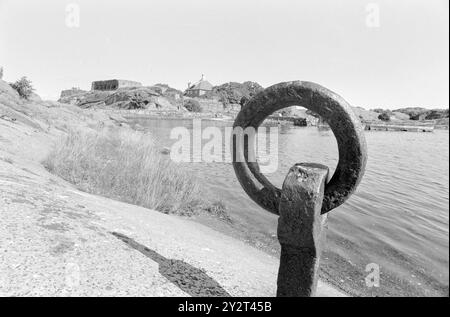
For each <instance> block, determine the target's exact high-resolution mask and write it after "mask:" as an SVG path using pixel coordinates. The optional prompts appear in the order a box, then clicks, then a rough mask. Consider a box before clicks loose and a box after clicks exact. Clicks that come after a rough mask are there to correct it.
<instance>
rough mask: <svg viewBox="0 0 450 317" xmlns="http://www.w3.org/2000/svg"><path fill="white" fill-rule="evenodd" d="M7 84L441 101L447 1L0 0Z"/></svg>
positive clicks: (0, 47)
mask: <svg viewBox="0 0 450 317" xmlns="http://www.w3.org/2000/svg"><path fill="white" fill-rule="evenodd" d="M0 66H3V68H4V77H3V79H4V80H6V81H10V82H12V81H15V80H16V79H18V78H20V77H21V76H27V77H28V78H29V79H31V80H32V82H33V84H34V87H35V88H36V91H37V93H38V94H39V95H41V97H42V98H44V99H57V98H58V97H59V94H60V91H61V90H63V89H68V88H71V87H80V88H81V89H90V84H91V82H92V81H94V80H102V79H112V78H118V79H129V80H136V81H140V82H142V83H143V84H144V85H152V84H156V83H167V84H169V85H170V86H172V87H174V88H177V89H181V90H184V89H185V88H186V87H187V83H188V82H195V81H197V80H199V79H200V77H201V75H202V74H205V77H206V79H207V80H208V81H210V82H211V83H212V84H213V85H219V84H222V83H225V82H229V81H236V82H243V81H248V80H250V81H256V82H258V83H259V84H261V85H262V86H263V87H268V86H270V85H273V84H276V83H279V82H284V81H290V80H305V81H312V82H316V83H318V84H321V85H323V86H325V87H327V88H328V89H331V90H332V91H334V92H336V93H338V94H339V95H341V96H342V97H343V98H344V99H346V100H347V101H348V102H349V103H350V104H351V105H353V106H362V107H365V108H376V107H383V108H390V109H395V108H399V107H406V106H421V107H426V108H448V106H449V102H448V100H449V88H448V86H449V1H448V0H379V1H375V0H372V1H364V0H188V1H187V0H178V1H176V0H161V1H159V0H151V1H139V0H99V1H93V0H70V1H64V0H40V1H35V0H34V1H33V0H28V1H25V0H0Z"/></svg>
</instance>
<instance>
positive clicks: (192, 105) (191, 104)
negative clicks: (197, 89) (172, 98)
mask: <svg viewBox="0 0 450 317" xmlns="http://www.w3.org/2000/svg"><path fill="white" fill-rule="evenodd" d="M184 107H185V108H186V109H187V110H188V111H190V112H202V111H203V109H202V106H200V103H199V102H198V101H197V100H194V99H188V100H187V101H186V102H185V104H184Z"/></svg>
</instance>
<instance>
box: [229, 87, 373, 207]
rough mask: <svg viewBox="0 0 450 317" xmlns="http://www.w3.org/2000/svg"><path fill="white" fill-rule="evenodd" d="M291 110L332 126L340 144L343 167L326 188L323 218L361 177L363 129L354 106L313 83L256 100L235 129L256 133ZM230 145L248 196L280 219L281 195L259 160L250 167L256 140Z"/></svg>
mask: <svg viewBox="0 0 450 317" xmlns="http://www.w3.org/2000/svg"><path fill="white" fill-rule="evenodd" d="M290 106H302V107H305V108H307V109H309V110H311V111H313V112H315V113H316V114H318V115H319V116H320V117H321V118H322V119H323V120H324V121H326V122H327V123H328V124H329V126H330V127H331V130H332V131H333V133H334V136H335V137H336V140H337V144H338V150H339V163H338V166H337V168H336V171H335V172H334V175H333V177H332V178H331V180H330V181H329V182H328V183H327V185H326V187H325V196H324V200H323V204H322V214H324V213H327V212H328V211H330V210H332V209H334V208H336V207H338V206H339V205H341V204H342V203H343V202H345V201H346V200H347V199H348V197H349V196H350V195H351V194H352V193H353V192H354V191H355V189H356V187H357V186H358V184H359V182H360V181H361V179H362V177H363V174H364V170H365V167H366V162H367V145H366V140H365V138H364V131H363V127H362V126H361V123H360V122H359V120H358V118H357V117H356V115H355V114H354V113H353V110H352V109H351V107H350V105H349V104H348V103H347V102H346V101H345V100H344V99H343V98H342V97H340V96H339V95H337V94H335V93H334V92H332V91H330V90H328V89H326V88H324V87H322V86H320V85H318V84H315V83H312V82H304V81H292V82H285V83H280V84H276V85H273V86H271V87H269V88H267V89H265V90H264V91H262V92H260V93H259V94H257V95H255V96H254V97H253V98H252V99H251V100H249V101H248V102H247V103H246V104H245V106H244V107H243V108H242V109H241V111H240V112H239V114H238V116H237V117H236V120H235V122H234V126H233V128H236V127H241V128H242V129H244V130H245V129H246V128H248V127H253V128H254V129H255V130H256V129H258V127H259V125H260V124H261V123H262V122H263V121H264V119H266V118H267V117H268V116H269V115H270V114H272V113H273V112H275V111H277V110H280V109H283V108H286V107H290ZM231 142H232V151H233V167H234V171H235V173H236V176H237V178H238V180H239V182H240V183H241V185H242V187H243V188H244V190H245V192H246V193H247V194H248V195H249V196H250V198H252V199H253V200H254V201H255V202H256V203H257V204H258V205H260V206H261V207H263V208H264V209H266V210H267V211H269V212H272V213H274V214H278V206H279V203H280V197H281V190H280V189H279V188H277V187H275V186H274V185H272V184H271V183H270V181H269V180H268V179H267V178H266V177H265V176H264V175H263V174H262V173H261V172H260V169H259V164H258V163H257V162H256V160H255V161H254V162H249V161H248V159H247V158H248V147H249V144H248V143H249V142H254V140H252V141H248V140H246V141H245V142H244V141H242V140H241V139H240V138H237V137H236V136H235V135H233V136H232V140H231ZM251 145H252V146H254V144H251ZM255 180H256V181H257V182H259V186H258V185H257V184H256V183H255Z"/></svg>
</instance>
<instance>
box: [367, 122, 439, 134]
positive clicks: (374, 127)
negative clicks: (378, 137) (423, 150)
mask: <svg viewBox="0 0 450 317" xmlns="http://www.w3.org/2000/svg"><path fill="white" fill-rule="evenodd" d="M365 130H368V131H406V132H433V131H434V126H431V125H402V124H382V123H381V124H380V123H365Z"/></svg>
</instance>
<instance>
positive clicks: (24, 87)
mask: <svg viewBox="0 0 450 317" xmlns="http://www.w3.org/2000/svg"><path fill="white" fill-rule="evenodd" d="M10 85H11V87H12V88H14V89H15V90H16V91H17V92H18V93H19V96H20V97H22V98H25V99H29V98H30V97H31V94H32V93H33V91H34V88H33V86H32V85H31V81H30V80H29V79H28V78H26V77H25V76H24V77H22V78H20V79H19V80H17V81H16V82H15V83H11V84H10Z"/></svg>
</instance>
